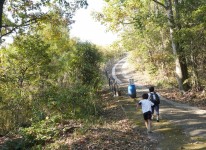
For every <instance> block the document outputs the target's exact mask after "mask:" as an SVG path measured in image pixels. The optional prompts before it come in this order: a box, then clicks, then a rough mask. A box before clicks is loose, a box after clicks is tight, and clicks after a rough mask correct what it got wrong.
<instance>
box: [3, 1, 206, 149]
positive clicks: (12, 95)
mask: <svg viewBox="0 0 206 150" xmlns="http://www.w3.org/2000/svg"><path fill="white" fill-rule="evenodd" d="M79 2H80V3H78V4H76V5H74V6H75V7H74V8H73V9H72V8H70V7H69V6H70V5H69V4H68V3H67V1H65V0H62V1H59V3H57V2H56V1H52V0H47V1H45V0H42V1H41V2H40V1H39V2H37V3H34V2H31V1H22V2H19V1H17V0H14V1H13V3H10V1H5V0H3V1H1V2H0V8H1V10H2V12H0V30H1V35H0V36H1V37H0V43H1V44H2V45H1V48H0V114H1V115H0V149H28V148H30V149H68V146H71V147H69V148H71V149H72V148H75V149H78V148H79V149H81V148H92V149H95V148H96V149H98V148H100V147H101V148H102V147H104V146H105V145H107V146H109V145H108V142H112V143H111V146H116V147H119V146H124V145H126V144H130V145H133V146H134V147H135V146H137V144H138V143H130V142H131V141H132V138H134V139H137V140H138V141H140V142H141V141H145V142H143V143H148V142H149V141H148V139H145V137H142V135H141V134H140V133H141V127H140V128H138V129H137V131H135V132H133V131H132V129H133V128H131V127H132V126H133V124H134V122H130V120H127V119H128V118H127V117H125V114H124V112H123V110H122V109H121V108H120V105H117V101H115V100H116V99H114V98H113V97H112V95H111V93H110V91H108V88H105V84H107V81H106V80H105V79H106V78H105V71H106V70H108V71H110V70H111V67H112V66H113V64H114V63H115V62H116V61H117V60H119V58H121V57H122V56H123V55H124V53H125V52H130V53H129V54H130V55H129V60H130V63H131V66H132V67H134V68H135V69H136V71H139V72H144V73H145V72H146V74H147V75H148V76H149V77H150V84H153V85H155V86H157V87H158V88H159V89H158V90H159V92H160V93H161V95H162V96H164V97H166V98H169V99H173V100H177V101H180V102H182V103H189V104H192V105H195V106H199V107H202V108H205V106H206V103H205V99H206V94H205V84H206V79H205V73H206V72H205V70H206V69H205V63H206V62H205V60H206V59H205V58H206V53H205V50H206V44H205V42H206V39H205V37H206V35H205V34H206V33H205V27H206V23H205V22H206V20H205V13H206V9H205V8H206V2H205V0H199V1H198V2H197V1H196V0H190V1H183V0H182V1H178V0H175V1H171V0H165V1H164V3H161V2H160V1H156V0H152V1H151V0H145V1H137V0H128V1H124V0H123V1H122V0H110V1H106V3H107V4H108V5H107V7H105V10H104V12H103V13H102V14H100V13H94V16H95V17H96V19H98V20H99V21H101V22H102V23H103V24H107V25H108V27H109V29H110V30H113V31H116V32H119V31H120V36H121V39H120V41H116V42H115V43H113V45H111V46H110V47H99V46H97V45H94V44H92V43H89V42H82V41H80V40H78V39H75V38H74V39H72V38H70V33H69V28H68V27H69V25H70V24H71V23H73V20H72V16H73V15H74V14H75V11H76V9H79V8H81V7H84V6H87V2H86V1H84V0H82V1H79ZM3 6H4V7H3ZM16 6H19V7H16ZM42 7H48V8H50V9H49V10H50V11H48V12H46V13H44V12H43V11H41V10H42ZM3 8H4V9H3ZM36 11H39V13H34V12H36ZM8 12H11V13H12V14H11V16H10V15H9V14H8ZM171 16H173V17H172V18H170V17H171ZM11 17H13V18H15V19H16V20H15V19H11ZM168 21H169V22H168ZM7 35H12V36H13V40H14V41H13V43H12V44H9V45H6V46H3V42H4V40H3V37H6V36H7ZM102 40H103V39H102ZM115 119H116V120H115ZM100 128H101V130H100ZM105 128H107V129H105ZM108 129H109V130H108ZM102 131H104V132H102ZM113 131H118V132H113ZM119 131H121V132H119ZM125 132H126V133H128V135H130V136H128V137H126V138H125V139H124V136H125V134H124V133H125ZM133 133H136V134H135V135H134V134H133ZM110 134H111V135H112V137H115V138H116V139H119V140H117V141H114V140H112V138H111V137H109V136H108V135H110ZM91 135H92V136H91ZM97 135H100V136H98V138H97ZM80 137H81V138H80ZM131 137H132V138H131ZM82 139H83V140H82ZM95 141H96V143H93V144H91V143H92V142H95ZM88 143H89V144H88ZM127 146H128V145H127ZM139 146H140V147H139V148H143V145H139ZM107 148H111V147H107ZM122 148H123V147H122Z"/></svg>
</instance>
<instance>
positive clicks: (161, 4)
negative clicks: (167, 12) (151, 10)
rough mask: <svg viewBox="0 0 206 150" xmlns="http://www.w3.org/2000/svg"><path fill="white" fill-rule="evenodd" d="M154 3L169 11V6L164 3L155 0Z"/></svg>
mask: <svg viewBox="0 0 206 150" xmlns="http://www.w3.org/2000/svg"><path fill="white" fill-rule="evenodd" d="M153 2H155V3H157V4H159V5H160V6H162V7H164V8H165V9H167V6H165V5H164V4H163V3H161V2H159V1H157V0H153Z"/></svg>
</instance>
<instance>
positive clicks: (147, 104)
mask: <svg viewBox="0 0 206 150" xmlns="http://www.w3.org/2000/svg"><path fill="white" fill-rule="evenodd" d="M142 98H143V99H142V100H140V101H139V103H138V104H137V109H138V107H139V106H141V107H142V113H143V117H144V121H145V126H146V128H147V133H151V127H152V121H151V117H152V106H153V105H154V103H152V102H151V101H150V100H148V94H147V93H144V94H143V95H142Z"/></svg>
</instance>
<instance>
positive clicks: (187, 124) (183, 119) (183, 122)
mask: <svg viewBox="0 0 206 150" xmlns="http://www.w3.org/2000/svg"><path fill="white" fill-rule="evenodd" d="M128 67H129V66H128V63H127V58H123V59H121V60H120V61H119V62H118V63H117V64H115V65H114V67H113V68H112V76H113V78H114V79H116V80H117V81H118V83H119V84H121V85H124V86H125V85H126V84H128V80H129V78H134V80H135V84H136V87H137V93H138V92H140V93H141V92H147V91H148V88H146V87H145V86H143V85H137V83H139V82H138V81H139V80H138V79H137V76H135V75H134V72H133V71H129V72H128V71H127V69H128ZM138 78H139V77H138ZM140 83H141V82H140ZM160 117H161V120H162V121H160V123H159V124H157V123H154V127H153V128H154V129H153V130H154V132H153V133H152V134H151V135H149V136H150V137H151V138H154V139H156V140H159V145H158V148H157V149H158V150H161V149H162V150H164V149H168V150H170V149H171V150H173V149H174V150H175V149H188V150H189V149H206V110H202V109H199V108H197V107H192V106H189V105H187V104H180V103H177V102H174V101H171V100H168V99H165V98H164V97H161V105H160ZM166 122H167V123H166Z"/></svg>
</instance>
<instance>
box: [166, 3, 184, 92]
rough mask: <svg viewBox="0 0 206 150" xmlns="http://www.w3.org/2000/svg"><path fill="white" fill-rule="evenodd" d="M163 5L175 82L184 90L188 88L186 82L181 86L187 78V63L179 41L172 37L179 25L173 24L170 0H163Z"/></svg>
mask: <svg viewBox="0 0 206 150" xmlns="http://www.w3.org/2000/svg"><path fill="white" fill-rule="evenodd" d="M165 6H166V7H165V8H166V11H167V18H168V23H169V27H170V39H171V43H172V50H173V55H174V58H175V67H176V69H175V70H176V77H177V82H178V85H179V90H181V91H184V90H187V89H188V86H187V84H184V85H185V86H183V83H184V81H185V80H186V79H187V78H188V70H187V64H186V59H185V57H184V54H183V53H182V52H181V48H180V45H179V43H178V42H176V41H175V39H174V32H175V30H176V29H177V30H178V28H179V27H180V26H179V27H178V25H177V24H175V21H174V15H173V9H172V2H171V0H165ZM176 13H178V12H176ZM177 16H178V14H177Z"/></svg>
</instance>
